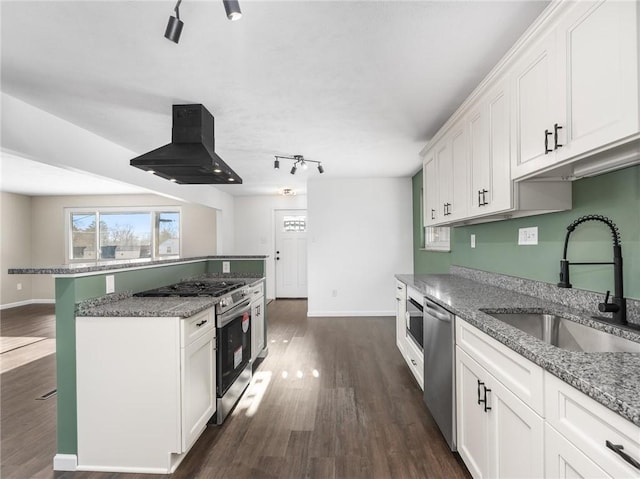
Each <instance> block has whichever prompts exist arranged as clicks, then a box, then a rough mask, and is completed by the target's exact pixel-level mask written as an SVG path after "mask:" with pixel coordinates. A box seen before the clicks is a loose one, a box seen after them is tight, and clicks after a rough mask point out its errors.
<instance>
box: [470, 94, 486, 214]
mask: <svg viewBox="0 0 640 479" xmlns="http://www.w3.org/2000/svg"><path fill="white" fill-rule="evenodd" d="M468 125H469V165H470V175H471V197H470V200H471V201H470V207H471V214H472V216H477V215H479V214H483V213H485V212H486V210H487V205H488V202H487V201H486V200H487V199H488V197H487V194H488V193H490V191H489V190H490V183H491V162H490V161H491V160H490V156H489V131H488V128H487V127H488V125H487V113H486V109H485V105H484V104H479V105H478V106H477V107H476V108H475V109H473V110H472V111H471V113H470V115H469V120H468Z"/></svg>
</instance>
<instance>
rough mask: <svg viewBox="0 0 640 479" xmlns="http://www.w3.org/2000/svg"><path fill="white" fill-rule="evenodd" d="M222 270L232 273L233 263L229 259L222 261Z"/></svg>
mask: <svg viewBox="0 0 640 479" xmlns="http://www.w3.org/2000/svg"><path fill="white" fill-rule="evenodd" d="M222 272H223V273H231V263H230V262H229V261H223V262H222Z"/></svg>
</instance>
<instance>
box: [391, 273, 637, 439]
mask: <svg viewBox="0 0 640 479" xmlns="http://www.w3.org/2000/svg"><path fill="white" fill-rule="evenodd" d="M396 278H397V279H398V280H399V281H401V282H403V283H405V284H406V285H407V286H408V287H412V288H413V289H416V290H417V291H419V292H420V293H421V294H422V295H424V296H426V297H428V298H429V299H431V300H432V301H434V302H436V303H438V304H440V305H441V306H444V307H445V308H447V309H448V310H450V311H451V312H452V313H454V314H455V315H456V316H459V317H460V318H462V319H463V320H465V321H467V322H468V323H470V324H472V325H474V326H476V327H477V328H479V329H481V330H482V331H484V332H485V333H487V334H488V335H489V336H491V337H493V338H495V339H496V340H498V341H500V342H501V343H503V344H504V345H506V346H507V347H509V348H510V349H512V350H514V351H516V352H517V353H519V354H521V355H522V356H524V357H525V358H527V359H529V360H530V361H532V362H534V363H536V364H538V365H539V366H541V367H542V368H543V369H545V370H546V371H549V372H550V373H552V374H553V375H555V376H557V377H559V378H560V379H562V380H563V381H565V382H566V383H568V384H570V385H572V386H573V387H575V388H577V389H579V390H580V391H582V392H583V393H585V394H587V395H588V396H589V397H591V398H593V399H594V400H596V401H597V402H599V403H600V404H603V405H604V406H606V407H608V408H609V409H611V410H612V411H615V412H616V413H618V414H619V415H621V416H622V417H624V418H625V419H627V420H629V421H631V422H632V423H634V424H636V425H637V426H640V353H584V352H571V351H565V350H563V349H560V348H556V347H554V346H551V345H549V344H546V343H544V342H542V341H540V340H538V339H536V338H534V337H533V336H530V335H528V334H526V333H524V332H522V331H520V330H519V329H516V328H514V327H512V326H509V325H508V324H506V323H504V322H502V321H500V320H498V319H496V318H493V317H492V316H489V315H488V314H485V313H483V312H482V311H480V310H481V309H485V310H491V311H492V312H517V310H518V309H520V310H525V309H526V310H538V311H540V312H542V311H544V312H548V313H552V314H557V315H561V316H564V317H567V318H569V319H572V320H575V321H576V322H579V323H582V324H587V325H589V326H592V327H595V328H596V329H601V330H605V331H607V332H609V333H612V334H616V335H618V336H622V337H625V338H627V339H630V340H633V341H637V342H640V334H639V333H638V332H635V331H631V330H626V329H621V328H617V327H615V326H612V325H608V324H605V323H601V322H599V321H593V320H592V319H590V317H589V313H588V312H585V311H582V310H577V309H575V308H570V307H567V306H563V305H561V304H558V303H552V302H549V301H548V300H545V299H542V298H538V297H534V296H528V295H525V294H522V293H518V292H516V291H512V290H508V289H503V288H499V287H496V286H490V285H486V284H483V283H480V282H477V281H473V280H471V279H468V278H464V277H461V276H457V275H449V274H441V275H408V274H407V275H405V274H399V275H396Z"/></svg>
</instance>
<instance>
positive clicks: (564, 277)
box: [558, 259, 571, 288]
mask: <svg viewBox="0 0 640 479" xmlns="http://www.w3.org/2000/svg"><path fill="white" fill-rule="evenodd" d="M558 287H559V288H571V283H570V282H569V261H568V260H566V259H561V260H560V282H559V283H558Z"/></svg>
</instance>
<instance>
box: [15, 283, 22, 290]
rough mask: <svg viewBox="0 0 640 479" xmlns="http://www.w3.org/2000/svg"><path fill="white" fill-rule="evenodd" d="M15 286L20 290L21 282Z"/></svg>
mask: <svg viewBox="0 0 640 479" xmlns="http://www.w3.org/2000/svg"><path fill="white" fill-rule="evenodd" d="M16 288H18V291H22V283H18V284H16Z"/></svg>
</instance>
